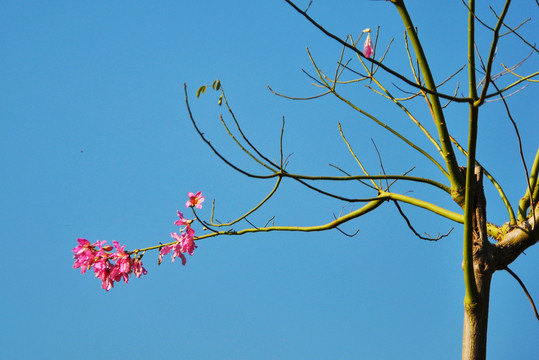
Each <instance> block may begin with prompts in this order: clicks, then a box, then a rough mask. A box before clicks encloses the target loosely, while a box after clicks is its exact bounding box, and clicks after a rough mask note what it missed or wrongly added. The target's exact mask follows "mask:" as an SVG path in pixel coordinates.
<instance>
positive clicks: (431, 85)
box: [391, 0, 464, 203]
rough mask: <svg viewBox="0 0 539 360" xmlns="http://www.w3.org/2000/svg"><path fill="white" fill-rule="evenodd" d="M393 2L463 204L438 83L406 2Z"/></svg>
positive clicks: (455, 189)
mask: <svg viewBox="0 0 539 360" xmlns="http://www.w3.org/2000/svg"><path fill="white" fill-rule="evenodd" d="M391 2H392V3H393V4H394V5H395V6H396V8H397V10H398V12H399V14H400V16H401V19H402V21H403V23H404V26H405V28H406V31H407V33H408V36H409V37H410V41H411V43H412V45H413V47H414V51H415V55H416V58H417V61H418V62H419V66H420V68H421V72H422V73H423V78H424V80H425V87H426V88H427V89H429V90H430V91H429V92H428V94H429V95H428V97H429V100H430V103H431V105H432V113H433V117H434V122H435V123H436V127H437V129H438V136H439V138H440V144H441V146H442V150H443V157H444V160H445V162H446V165H447V171H448V173H449V180H450V182H451V188H452V189H453V191H454V192H455V193H454V198H455V200H456V201H457V203H461V202H462V201H461V194H460V189H461V188H462V187H463V185H464V179H463V178H462V175H461V173H460V171H459V168H458V162H457V158H456V156H455V152H454V150H453V147H452V146H451V140H450V139H449V131H448V129H447V124H446V122H445V118H444V113H443V109H442V105H441V103H440V97H439V96H438V95H435V94H433V92H435V91H436V83H435V82H434V79H433V76H432V73H431V71H430V68H429V64H428V61H427V58H426V56H425V53H424V52H423V48H422V46H421V42H420V41H419V38H418V36H417V32H416V31H415V27H414V24H413V23H412V19H411V18H410V15H409V14H408V11H407V10H406V7H405V6H404V1H402V0H392V1H391Z"/></svg>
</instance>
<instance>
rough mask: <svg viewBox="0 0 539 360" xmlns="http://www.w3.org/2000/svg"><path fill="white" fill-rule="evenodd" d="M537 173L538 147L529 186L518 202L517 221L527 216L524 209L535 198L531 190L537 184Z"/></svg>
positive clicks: (538, 173)
mask: <svg viewBox="0 0 539 360" xmlns="http://www.w3.org/2000/svg"><path fill="white" fill-rule="evenodd" d="M538 175H539V149H537V154H535V160H534V161H533V165H532V169H531V174H530V180H529V186H528V187H527V188H526V194H525V195H524V197H523V198H522V199H520V202H519V203H518V221H523V220H525V219H526V218H527V216H526V211H527V210H528V208H529V207H530V204H531V199H533V200H535V198H534V197H533V192H534V190H535V189H536V186H537V177H538Z"/></svg>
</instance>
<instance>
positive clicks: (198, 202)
mask: <svg viewBox="0 0 539 360" xmlns="http://www.w3.org/2000/svg"><path fill="white" fill-rule="evenodd" d="M187 196H188V197H189V201H187V202H186V203H185V207H192V206H194V207H196V208H197V209H202V203H203V202H204V200H205V199H206V198H205V197H204V196H202V191H199V192H197V193H196V194H193V193H192V192H190V193H189V194H187Z"/></svg>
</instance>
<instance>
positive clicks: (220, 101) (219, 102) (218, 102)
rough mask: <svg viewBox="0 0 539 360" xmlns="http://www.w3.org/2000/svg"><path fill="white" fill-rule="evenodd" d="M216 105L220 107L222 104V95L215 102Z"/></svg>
mask: <svg viewBox="0 0 539 360" xmlns="http://www.w3.org/2000/svg"><path fill="white" fill-rule="evenodd" d="M217 104H218V105H219V106H221V105H222V104H223V95H222V94H221V96H219V101H217Z"/></svg>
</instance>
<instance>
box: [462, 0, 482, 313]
mask: <svg viewBox="0 0 539 360" xmlns="http://www.w3.org/2000/svg"><path fill="white" fill-rule="evenodd" d="M469 4H470V6H469V12H468V74H469V82H470V90H469V91H470V93H469V95H470V97H471V98H472V99H476V98H477V90H476V78H475V49H474V45H475V0H470V2H469ZM469 111H470V114H469V130H468V163H467V165H466V166H467V168H466V191H465V195H464V199H465V203H464V244H463V262H462V268H463V270H464V285H465V288H466V295H465V296H464V303H465V304H466V305H470V304H475V303H477V302H478V301H479V292H478V290H477V284H476V282H475V274H474V268H473V224H472V221H473V220H472V217H473V213H474V205H475V204H474V187H475V150H476V141H477V119H478V115H479V112H478V108H477V107H475V106H474V104H470V109H469Z"/></svg>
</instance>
